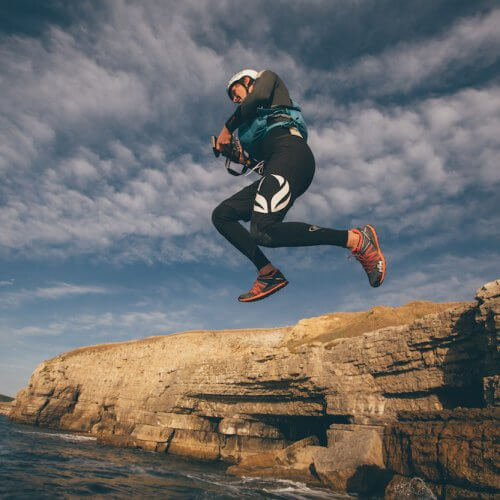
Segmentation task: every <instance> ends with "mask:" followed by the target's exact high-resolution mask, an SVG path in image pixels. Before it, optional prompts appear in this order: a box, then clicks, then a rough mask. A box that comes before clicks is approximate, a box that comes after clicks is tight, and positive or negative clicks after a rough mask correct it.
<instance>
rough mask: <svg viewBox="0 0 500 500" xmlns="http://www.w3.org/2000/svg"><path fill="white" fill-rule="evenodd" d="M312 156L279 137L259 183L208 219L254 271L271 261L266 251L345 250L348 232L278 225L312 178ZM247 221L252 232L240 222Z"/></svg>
mask: <svg viewBox="0 0 500 500" xmlns="http://www.w3.org/2000/svg"><path fill="white" fill-rule="evenodd" d="M314 170H315V162H314V156H313V154H312V151H311V149H310V148H309V146H308V145H307V143H306V142H305V141H304V140H303V139H301V138H300V137H295V136H293V135H288V134H286V135H282V136H281V137H280V138H278V139H276V140H275V141H273V144H272V149H271V152H270V155H269V157H268V159H267V160H266V162H265V167H264V172H263V176H262V178H261V179H260V180H258V181H255V182H254V183H253V184H250V185H249V186H247V187H245V188H243V189H242V190H241V191H239V192H238V193H236V194H234V195H233V196H231V197H230V198H228V199H227V200H225V201H223V202H222V203H221V204H220V205H219V206H218V207H217V208H216V209H215V210H214V211H213V213H212V222H213V224H214V226H215V227H216V228H217V230H218V231H219V233H221V234H222V235H223V236H224V237H225V238H226V239H227V240H228V241H229V242H230V243H231V244H232V245H233V246H235V247H236V248H237V249H238V250H239V251H240V252H242V253H243V254H244V255H246V256H247V257H248V258H249V259H250V260H251V261H252V262H253V263H254V264H255V267H256V268H257V269H259V270H260V269H262V268H263V267H264V266H265V265H266V264H268V263H269V260H268V259H267V258H266V256H265V255H264V254H263V253H262V251H261V250H260V248H259V247H258V245H260V246H264V247H299V246H315V245H336V246H340V247H346V244H347V231H341V230H336V229H328V228H323V227H318V226H315V225H311V224H305V223H303V222H282V221H283V219H284V217H285V215H286V213H287V212H288V210H290V208H291V207H292V205H293V203H294V202H295V200H296V199H297V198H298V197H299V196H300V195H301V194H302V193H304V192H305V191H306V190H307V188H308V187H309V185H310V184H311V181H312V179H313V177H314ZM241 220H242V221H246V222H248V221H251V224H250V232H249V231H248V230H247V229H246V228H245V227H244V226H243V225H241V224H240V223H239V222H238V221H241Z"/></svg>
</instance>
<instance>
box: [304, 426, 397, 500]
mask: <svg viewBox="0 0 500 500" xmlns="http://www.w3.org/2000/svg"><path fill="white" fill-rule="evenodd" d="M312 458H313V463H314V470H315V471H316V473H317V475H318V476H319V478H320V479H321V480H322V482H324V483H325V484H328V485H329V486H331V488H332V489H334V490H336V491H348V492H353V493H367V494H368V493H369V494H377V493H383V491H384V489H385V487H386V485H387V482H388V481H389V479H390V477H391V475H392V474H390V473H388V471H386V470H385V464H384V459H383V454H382V439H381V432H380V430H379V429H376V428H373V427H371V426H363V425H353V426H347V425H344V426H334V428H333V429H332V430H331V432H330V433H329V434H328V447H327V448H324V447H320V448H318V449H316V450H315V452H314V453H313V456H312Z"/></svg>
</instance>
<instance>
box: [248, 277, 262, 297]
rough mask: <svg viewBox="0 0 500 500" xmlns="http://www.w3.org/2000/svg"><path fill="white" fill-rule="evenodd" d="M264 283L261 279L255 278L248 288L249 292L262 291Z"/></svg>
mask: <svg viewBox="0 0 500 500" xmlns="http://www.w3.org/2000/svg"><path fill="white" fill-rule="evenodd" d="M264 286H265V284H264V283H262V282H261V281H259V279H258V278H257V279H256V280H255V282H254V284H253V286H252V288H251V289H250V292H249V293H251V294H257V293H259V292H261V291H262V288H264Z"/></svg>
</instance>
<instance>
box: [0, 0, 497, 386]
mask: <svg viewBox="0 0 500 500" xmlns="http://www.w3.org/2000/svg"><path fill="white" fill-rule="evenodd" d="M498 26H500V6H499V5H498V2H495V1H487V0H476V1H474V2H471V1H470V0H408V1H406V2H401V1H400V0H324V1H323V0H313V1H311V0H304V1H302V0H295V1H283V0H275V1H273V2H268V1H267V0H265V1H260V0H259V1H257V0H248V1H245V2H239V1H230V0H213V1H208V0H206V1H200V0H182V1H173V0H172V1H171V0H148V1H145V0H143V1H140V0H136V1H123V0H106V1H105V0H82V1H79V2H65V1H63V0H45V1H44V2H38V1H35V0H31V1H28V0H3V1H2V2H1V4H0V68H1V70H0V345H1V349H0V393H3V394H8V395H15V393H16V392H17V391H18V390H19V389H21V388H22V387H24V386H25V385H26V384H27V382H28V380H29V377H30V375H31V373H32V372H33V370H34V369H35V367H36V366H37V365H38V364H39V363H40V362H42V361H43V360H45V359H50V358H52V357H54V356H56V355H58V354H60V353H62V352H66V351H68V350H72V349H74V348H77V347H81V346H86V345H93V344H99V343H105V342H116V341H126V340H130V339H136V338H143V337H147V336H151V335H162V334H169V333H172V332H178V331H185V330H192V329H232V328H248V327H264V328H265V327H276V326H284V325H293V324H295V323H296V322H297V321H299V320H300V319H301V318H305V317H311V316H319V315H322V314H326V313H331V312H336V311H356V310H366V309H369V308H371V307H373V306H376V305H390V306H398V305H402V304H405V303H407V302H409V301H412V300H433V301H455V300H468V301H469V300H473V299H474V293H475V290H476V289H477V288H478V287H480V286H481V285H482V284H483V283H485V282H488V281H492V280H494V279H497V278H500V254H499V250H498V249H499V246H500V245H499V244H500V230H499V226H500V224H499V222H500V221H499V212H500V197H499V196H498V191H499V188H500V168H499V165H498V164H499V157H500V156H499V153H500V30H498ZM243 68H254V69H256V70H263V69H271V70H273V71H274V72H276V73H277V74H278V75H279V76H280V77H281V78H282V79H283V80H284V82H285V83H286V85H287V86H288V88H289V90H290V94H291V96H292V98H293V99H294V100H295V101H297V102H298V103H299V104H300V105H301V107H302V109H303V112H304V115H305V118H306V121H307V123H308V127H309V145H310V146H311V148H312V150H313V152H314V154H315V158H316V165H317V170H316V176H315V179H314V181H313V184H312V185H311V187H310V188H309V190H308V191H307V192H306V193H305V194H304V195H303V196H302V197H301V198H299V199H298V200H297V201H296V203H295V205H294V207H293V208H292V209H291V210H290V212H289V213H288V215H287V218H286V220H288V221H293V220H295V221H303V222H307V223H311V224H317V225H320V226H325V227H333V228H337V229H347V228H351V227H357V226H360V225H363V224H366V223H371V224H373V225H374V226H375V227H376V228H377V232H378V234H379V238H380V242H381V245H382V249H383V251H384V254H385V255H386V258H387V262H388V268H387V276H386V280H385V282H384V284H383V285H382V286H381V287H380V288H377V289H373V288H371V287H370V286H369V284H368V280H367V277H366V275H365V273H364V272H363V270H362V268H361V266H360V265H359V263H358V262H356V260H355V259H348V258H347V257H348V252H347V251H346V250H344V249H341V248H338V247H327V246H324V247H308V248H291V249H284V248H281V249H265V253H266V254H267V255H268V257H269V258H270V259H271V260H272V262H273V263H274V264H275V265H276V266H277V267H279V268H280V269H281V270H282V272H283V273H284V274H285V275H286V277H287V278H288V279H289V280H290V285H289V286H288V287H286V288H285V289H283V290H282V291H280V292H279V293H277V294H275V295H273V296H272V297H269V298H268V299H266V300H263V301H261V302H257V303H253V304H240V303H239V302H238V301H237V297H238V295H239V294H240V293H243V292H246V291H247V290H248V289H249V288H250V287H251V285H252V283H253V281H254V279H255V269H254V267H253V265H252V264H251V263H250V262H249V261H247V260H246V259H245V258H244V257H243V256H242V255H240V254H239V253H238V252H237V251H236V250H235V249H234V248H233V247H232V246H231V245H230V244H229V243H228V242H226V241H225V240H224V239H223V238H222V237H221V236H220V235H219V234H218V233H217V231H216V230H215V228H214V227H213V226H212V223H211V212H212V210H213V209H214V208H215V207H216V206H217V205H218V204H219V203H220V202H221V201H222V200H224V199H225V198H227V197H229V196H230V195H232V194H233V193H234V192H236V191H238V190H239V189H241V188H242V187H244V186H245V185H246V184H248V183H250V182H253V181H254V180H256V178H257V177H240V178H235V177H232V176H230V175H227V173H226V172H225V170H224V165H223V161H222V160H221V159H216V158H215V157H214V156H213V154H212V151H211V147H210V135H212V134H218V133H219V131H220V130H221V128H222V126H223V124H224V122H225V121H226V119H227V118H228V117H229V115H230V114H231V113H232V112H233V110H234V105H233V104H232V103H231V101H230V100H229V99H228V98H227V95H226V92H225V85H226V82H227V80H228V79H229V77H230V76H231V75H232V74H234V73H236V72H237V71H239V70H241V69H243ZM200 356H203V353H200ZM166 363H168V359H166Z"/></svg>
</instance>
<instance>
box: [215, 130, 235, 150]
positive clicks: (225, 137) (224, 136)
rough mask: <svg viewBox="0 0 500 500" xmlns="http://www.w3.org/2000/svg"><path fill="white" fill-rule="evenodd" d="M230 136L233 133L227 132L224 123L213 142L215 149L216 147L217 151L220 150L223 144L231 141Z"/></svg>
mask: <svg viewBox="0 0 500 500" xmlns="http://www.w3.org/2000/svg"><path fill="white" fill-rule="evenodd" d="M232 137H233V134H231V132H229V129H228V128H227V127H226V126H225V125H224V127H223V128H222V130H221V132H220V134H219V137H217V142H216V143H215V149H217V151H222V149H223V148H224V146H226V145H228V144H230V143H231V139H232Z"/></svg>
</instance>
